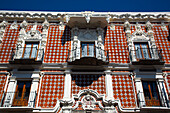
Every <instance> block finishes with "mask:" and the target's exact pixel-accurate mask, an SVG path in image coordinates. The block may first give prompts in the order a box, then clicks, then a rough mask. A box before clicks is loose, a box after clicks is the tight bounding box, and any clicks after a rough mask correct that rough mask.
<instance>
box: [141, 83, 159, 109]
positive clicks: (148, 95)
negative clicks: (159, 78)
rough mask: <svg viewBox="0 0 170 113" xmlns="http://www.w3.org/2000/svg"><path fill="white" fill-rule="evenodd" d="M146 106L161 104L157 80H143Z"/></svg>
mask: <svg viewBox="0 0 170 113" xmlns="http://www.w3.org/2000/svg"><path fill="white" fill-rule="evenodd" d="M142 84H143V91H144V96H145V102H146V106H161V103H160V97H159V93H158V88H157V85H156V82H155V81H143V82H142Z"/></svg>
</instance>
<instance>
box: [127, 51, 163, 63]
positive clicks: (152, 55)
mask: <svg viewBox="0 0 170 113" xmlns="http://www.w3.org/2000/svg"><path fill="white" fill-rule="evenodd" d="M129 55H130V60H131V62H132V64H133V65H163V64H164V63H165V62H164V61H163V56H162V50H158V49H157V48H137V49H136V50H130V54H129Z"/></svg>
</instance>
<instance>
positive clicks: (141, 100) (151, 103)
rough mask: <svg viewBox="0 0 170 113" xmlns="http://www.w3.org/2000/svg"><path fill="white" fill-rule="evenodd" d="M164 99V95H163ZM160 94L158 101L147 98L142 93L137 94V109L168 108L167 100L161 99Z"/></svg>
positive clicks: (153, 98)
mask: <svg viewBox="0 0 170 113" xmlns="http://www.w3.org/2000/svg"><path fill="white" fill-rule="evenodd" d="M164 96H165V97H166V95H164ZM164 96H163V95H162V93H161V95H159V97H158V99H157V98H155V97H152V98H149V97H145V96H144V93H143V92H140V91H139V92H138V93H137V100H138V101H137V102H138V106H139V107H169V105H168V103H169V101H168V100H167V99H163V97H164Z"/></svg>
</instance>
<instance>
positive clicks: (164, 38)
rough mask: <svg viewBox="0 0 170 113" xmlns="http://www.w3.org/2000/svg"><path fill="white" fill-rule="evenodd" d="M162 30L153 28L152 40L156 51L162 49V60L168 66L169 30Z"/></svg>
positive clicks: (158, 27) (169, 59)
mask: <svg viewBox="0 0 170 113" xmlns="http://www.w3.org/2000/svg"><path fill="white" fill-rule="evenodd" d="M166 27H167V31H166V30H163V29H162V27H161V26H156V25H155V26H153V32H154V38H155V43H156V46H157V47H158V50H161V49H162V55H163V60H164V61H165V62H166V63H167V64H170V41H168V36H169V30H168V26H166Z"/></svg>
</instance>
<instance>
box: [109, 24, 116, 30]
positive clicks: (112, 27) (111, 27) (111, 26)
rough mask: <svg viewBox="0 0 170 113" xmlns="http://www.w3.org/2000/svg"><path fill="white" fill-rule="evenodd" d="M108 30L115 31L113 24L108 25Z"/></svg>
mask: <svg viewBox="0 0 170 113" xmlns="http://www.w3.org/2000/svg"><path fill="white" fill-rule="evenodd" d="M110 30H113V31H114V30H115V25H114V24H113V23H111V25H110Z"/></svg>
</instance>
